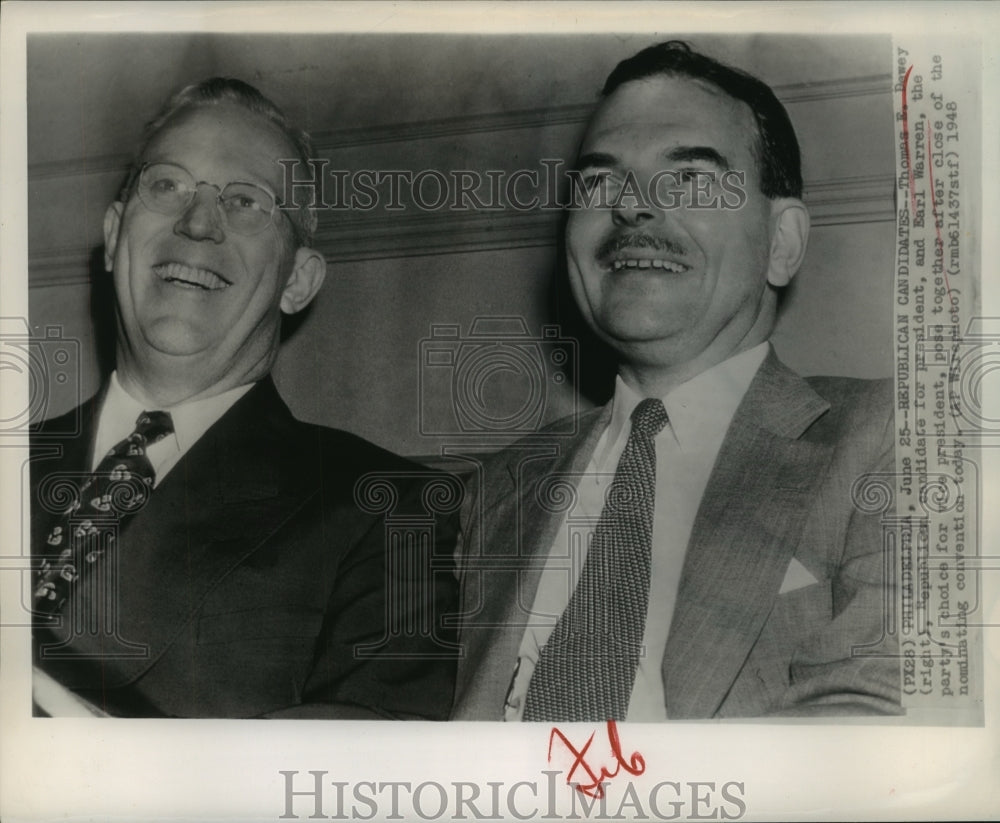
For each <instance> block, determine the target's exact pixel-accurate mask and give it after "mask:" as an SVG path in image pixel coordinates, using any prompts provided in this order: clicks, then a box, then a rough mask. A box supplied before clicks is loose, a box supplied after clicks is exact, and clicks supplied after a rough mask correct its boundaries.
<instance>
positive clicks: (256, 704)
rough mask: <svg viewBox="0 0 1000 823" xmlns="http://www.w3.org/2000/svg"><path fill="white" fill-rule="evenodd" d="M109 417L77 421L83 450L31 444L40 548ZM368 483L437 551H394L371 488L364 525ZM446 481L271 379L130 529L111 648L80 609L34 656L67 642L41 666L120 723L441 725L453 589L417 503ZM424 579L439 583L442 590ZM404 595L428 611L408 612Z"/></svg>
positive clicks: (439, 520)
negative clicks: (389, 720) (45, 494)
mask: <svg viewBox="0 0 1000 823" xmlns="http://www.w3.org/2000/svg"><path fill="white" fill-rule="evenodd" d="M99 402H100V397H97V398H94V399H93V400H91V401H89V402H88V403H85V404H84V406H83V407H82V408H81V409H79V410H77V411H75V412H71V415H80V419H81V420H82V429H83V430H82V432H81V434H80V436H79V437H77V438H75V439H72V440H70V441H68V442H64V441H63V440H61V439H54V440H53V439H51V438H47V436H46V433H47V432H50V431H51V432H59V431H63V430H65V428H66V421H65V420H55V421H52V422H50V423H46V424H42V426H41V427H40V429H39V430H38V431H36V432H34V433H33V438H32V461H33V462H32V465H31V477H32V545H33V547H37V546H39V545H40V542H41V541H44V539H45V535H46V534H47V533H48V530H49V528H50V526H51V523H52V519H53V517H54V515H53V514H52V513H51V512H50V511H48V509H50V508H52V506H51V505H45V504H44V501H42V500H41V499H40V498H39V487H40V484H41V483H42V481H44V480H45V478H46V477H51V475H52V473H53V472H67V471H69V472H86V471H88V470H89V467H90V450H91V449H92V448H93V445H92V444H93V440H94V432H95V429H96V423H97V413H98V411H99V408H100V406H99ZM60 444H61V445H60ZM368 472H379V473H381V474H383V475H385V476H386V477H388V478H389V482H390V483H392V484H393V485H394V486H395V489H396V494H397V495H398V499H397V500H396V506H395V508H394V509H393V510H392V511H390V512H389V515H390V517H399V516H400V515H407V516H411V517H416V518H417V519H418V520H420V518H421V517H422V518H423V519H422V520H420V523H422V524H423V525H424V526H427V524H428V523H430V525H431V526H433V527H434V529H435V532H434V535H435V537H436V543H434V542H433V541H432V542H431V543H429V544H428V542H427V541H426V540H425V541H424V543H423V544H421V545H420V547H419V549H418V550H417V552H416V554H413V555H410V556H409V562H406V561H407V557H404V552H407V551H409V549H407V548H405V547H403V546H401V545H400V544H396V543H394V544H392V545H391V546H388V547H387V540H386V522H387V521H386V520H385V518H383V516H382V515H381V514H380V513H378V509H379V507H380V506H381V507H383V508H384V507H388V506H390V504H391V493H390V497H385V496H384V495H383V496H382V497H379V494H380V492H378V491H377V490H376V491H373V492H372V493H371V494H370V495H369V499H368V500H367V501H363V502H365V505H366V507H367V508H368V509H370V510H371V511H365V510H362V508H360V507H359V505H358V503H357V502H356V501H355V483H356V481H357V480H358V479H359V478H360V477H362V476H363V475H365V474H366V473H368ZM435 477H437V478H439V479H440V478H444V479H450V478H447V477H446V476H445V475H435V474H434V473H431V472H428V471H427V470H423V469H422V467H418V466H416V465H415V464H412V463H410V462H408V461H405V460H403V459H402V458H399V457H396V456H395V455H392V454H390V453H389V452H386V451H384V450H382V449H380V448H378V447H376V446H374V445H373V444H371V443H368V442H367V441H364V440H362V439H360V438H358V437H355V436H353V435H351V434H348V433H346V432H341V431H336V430H333V429H328V428H324V427H321V426H314V425H309V424H306V423H302V422H299V421H297V420H295V419H294V418H293V417H292V415H291V413H290V412H289V410H288V408H287V407H286V406H285V404H284V403H283V402H282V400H281V398H280V397H279V396H278V393H277V391H276V390H275V388H274V384H273V383H272V382H271V380H270V378H267V379H265V380H263V381H261V382H260V383H259V384H257V385H256V386H255V387H254V388H252V389H251V390H250V391H249V392H248V393H247V394H246V395H244V396H243V397H242V398H240V399H239V400H238V401H237V402H236V403H235V404H234V405H233V406H232V407H231V408H230V409H229V410H228V411H227V412H226V413H225V414H224V415H223V417H221V418H220V419H219V420H218V421H217V422H216V423H215V424H214V425H213V426H212V427H211V428H210V429H209V430H208V431H207V432H206V433H205V434H204V435H203V436H202V437H201V438H200V439H199V440H198V442H197V443H195V445H194V446H193V447H192V448H191V449H190V451H189V452H188V453H187V454H185V455H184V457H183V458H182V459H181V460H180V461H179V462H178V463H177V465H175V466H174V468H173V469H172V470H171V471H170V473H169V474H168V475H166V476H165V477H164V478H163V480H162V482H161V483H160V484H159V485H158V486H157V487H156V489H155V490H154V491H153V493H152V495H151V496H150V498H149V501H148V503H147V504H146V505H145V507H144V508H143V509H142V510H140V511H139V512H138V513H136V514H135V515H133V516H132V517H131V518H130V519H129V520H128V521H127V522H124V523H123V524H122V528H121V534H120V535H119V539H118V544H117V547H116V548H115V550H114V552H113V556H114V558H115V559H116V561H117V564H118V572H119V578H120V581H121V584H120V585H119V586H118V587H117V591H118V598H117V618H118V624H117V625H118V627H119V628H118V637H117V638H116V637H108V636H107V635H108V632H107V631H106V630H105V629H104V628H101V627H99V630H98V631H97V632H82V633H80V632H78V631H75V630H74V629H73V628H72V623H73V620H72V619H70V616H71V615H72V614H73V609H74V608H81V607H82V608H83V612H82V613H89V612H87V611H86V610H87V609H88V608H90V607H91V606H93V604H87V603H77V602H75V601H77V600H80V601H83V600H86V599H87V598H86V596H85V594H82V593H81V594H75V595H73V596H71V598H70V600H69V601H68V602H67V603H66V605H65V607H64V610H63V614H64V618H63V620H62V623H63V626H62V628H60V629H58V630H56V631H53V632H51V633H50V632H49V631H48V630H42V629H38V628H36V658H37V657H38V655H39V653H40V649H41V644H43V643H49V644H51V643H52V642H53V640H55V641H57V642H58V641H66V640H67V639H68V640H69V642H68V644H67V645H65V646H62V647H61V648H59V649H53V648H52V647H51V645H50V646H49V647H48V648H46V649H44V650H43V651H44V654H45V655H46V656H45V657H43V658H41V659H40V660H39V664H40V665H42V667H43V668H44V669H46V670H47V671H48V672H49V673H50V674H52V675H53V676H54V677H55V678H56V679H57V680H59V681H60V682H61V683H63V684H64V685H66V686H68V687H70V688H72V689H73V690H75V691H77V692H78V693H80V694H81V695H83V696H85V697H87V698H88V699H90V700H91V701H92V702H94V703H96V704H97V705H98V706H100V707H102V708H105V709H106V710H109V711H110V712H111V713H112V714H123V715H129V716H156V715H167V716H180V717H252V716H259V715H265V714H268V715H274V716H288V717H390V716H391V717H425V718H433V719H438V718H440V719H443V718H445V717H446V716H447V713H448V708H449V707H450V703H451V697H452V690H453V679H454V662H453V660H454V650H453V649H448V648H446V647H447V644H448V642H449V637H448V634H447V632H444V631H442V629H441V628H440V622H441V618H442V616H443V613H444V612H445V611H446V610H448V609H449V608H453V606H454V603H453V599H454V596H455V593H456V592H455V589H456V586H455V583H454V577H453V575H451V574H448V573H447V568H446V567H447V565H448V562H449V560H450V555H451V552H452V550H453V545H454V540H453V539H452V538H453V537H454V528H453V527H451V528H449V527H450V520H451V518H448V519H446V518H444V517H441V516H435V515H434V513H433V512H432V513H431V514H430V515H429V516H428V513H427V511H426V510H425V509H424V508H423V506H422V502H421V491H422V488H423V487H424V486H425V485H426V484H427V483H428V482H433V480H434V478H435ZM381 489H382V491H385V486H384V485H383V486H382V487H381ZM382 504H385V506H382ZM418 525H419V524H418ZM449 531H450V533H449ZM421 552H422V553H421ZM414 558H416V560H414ZM431 565H437V566H438V567H439V569H440V571H439V572H435V573H434V574H433V575H432V572H431V568H430V566H431ZM441 567H444V568H441ZM449 577H450V578H451V580H449ZM76 591H77V592H85V591H86V589H81V588H78V589H76ZM407 591H410V592H412V591H417V592H418V596H417V597H416V598H414V599H413V600H412V601H409V600H406V598H404V597H402V596H401V593H403V592H407ZM401 604H402V605H401ZM390 623H391V624H392V628H393V630H390ZM432 626H433V628H431V627H432ZM383 641H384V642H383ZM450 642H452V643H453V642H454V638H453V637H452V638H451V639H450ZM123 644H124V645H123ZM135 644H140V650H139V653H138V655H136V654H135V649H134V646H135ZM141 646H145V647H146V648H145V650H143V649H142V648H141ZM366 647H367V648H366ZM123 650H124V651H125V652H126V656H118V657H116V656H114V654H113V653H115V654H117V653H120V652H122V651H123ZM56 652H58V653H59V654H60V655H61V656H58V657H54V656H52V655H53V654H54V653H56ZM67 653H69V654H72V655H84V657H77V658H76V659H74V658H66V657H65V656H64V655H66V654H67Z"/></svg>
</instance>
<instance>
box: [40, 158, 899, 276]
mask: <svg viewBox="0 0 1000 823" xmlns="http://www.w3.org/2000/svg"><path fill="white" fill-rule="evenodd" d="M894 185H895V178H894V177H892V176H891V175H873V176H870V177H854V178H844V179H840V180H817V181H815V182H810V183H807V184H806V186H805V201H806V204H807V205H808V206H809V213H810V215H811V216H812V224H813V226H814V227H816V228H820V227H824V226H838V225H845V224H852V223H878V222H886V221H892V220H895V218H896V208H895V202H894ZM560 217H561V213H560V212H558V211H540V210H535V211H528V212H518V211H510V210H507V211H497V212H446V211H443V212H419V213H416V214H414V213H409V214H407V213H390V214H387V213H385V212H382V213H379V214H378V215H371V216H364V217H356V216H347V215H344V216H343V217H338V218H336V219H335V220H333V221H331V224H327V225H324V226H323V228H322V229H321V230H320V232H319V234H318V235H317V237H316V244H315V245H316V247H317V249H318V250H319V251H321V252H322V253H323V254H324V255H325V256H326V259H327V260H328V261H329V262H330V263H348V262H352V261H360V260H382V259H388V258H398V257H420V256H426V255H436V254H456V253H461V252H478V251H491V250H495V249H513V248H528V247H536V246H551V245H554V243H555V241H556V237H557V233H558V230H559V222H560ZM92 253H93V249H92V248H91V247H61V248H55V249H47V250H46V251H44V252H39V253H36V254H32V255H31V257H30V259H29V264H28V265H29V271H30V278H29V283H30V286H31V287H32V288H45V287H51V286H73V285H82V284H85V283H89V282H90V276H89V271H88V266H89V262H90V256H91V254H92Z"/></svg>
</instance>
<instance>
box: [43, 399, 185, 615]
mask: <svg viewBox="0 0 1000 823" xmlns="http://www.w3.org/2000/svg"><path fill="white" fill-rule="evenodd" d="M173 430H174V424H173V421H172V420H171V419H170V415H169V414H168V413H167V412H163V411H152V412H145V411H144V412H143V413H142V414H140V415H139V418H138V419H137V420H136V423H135V431H134V432H132V434H130V435H129V436H128V437H126V438H125V439H124V440H122V441H121V442H120V443H118V444H116V445H115V446H114V448H112V449H111V451H109V452H108V453H107V454H106V455H105V456H104V458H103V459H102V460H101V462H100V463H99V464H98V466H97V468H96V469H95V470H94V472H93V473H92V474H90V475H88V476H86V478H85V479H84V481H83V483H82V484H81V485H80V487H79V488H78V489H76V494H75V495H71V497H72V499H71V500H70V503H69V506H68V507H67V508H66V510H65V511H64V512H63V513H62V515H61V516H60V518H59V520H58V523H57V525H56V526H55V527H54V528H53V529H52V531H51V532H49V534H48V536H47V538H46V542H45V544H44V545H43V546H41V547H40V550H38V554H39V556H40V557H41V558H42V563H41V568H40V569H39V570H38V573H37V574H38V580H37V582H36V585H35V597H34V610H35V612H36V614H39V615H56V614H58V613H59V612H60V610H61V609H62V607H63V604H64V603H65V602H66V599H67V598H68V597H69V595H70V592H71V591H72V588H73V586H74V584H75V583H76V581H77V579H78V578H79V576H80V573H81V571H83V570H85V569H86V568H87V566H89V565H91V564H93V563H95V562H96V561H97V560H98V558H99V557H101V555H102V554H104V552H105V549H106V548H108V544H109V541H110V540H111V539H112V538H113V535H107V534H106V535H104V540H102V539H101V537H102V535H101V534H100V532H101V528H99V525H100V526H103V525H106V524H107V521H108V520H109V519H110V520H112V521H113V522H114V523H115V524H116V525H121V523H122V522H123V520H124V519H125V518H126V517H127V516H128V515H130V514H133V513H134V512H136V511H138V510H139V509H140V508H142V506H143V505H144V504H145V502H146V499H147V497H148V496H149V494H150V492H151V491H152V489H153V483H154V482H155V480H156V473H155V472H154V471H153V466H152V464H151V463H150V462H149V458H148V457H146V449H147V448H148V447H149V446H151V445H153V443H156V442H157V441H159V440H162V439H163V438H164V437H166V436H167V435H168V434H170V433H171V432H173Z"/></svg>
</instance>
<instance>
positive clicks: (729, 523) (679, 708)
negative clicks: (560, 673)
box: [663, 351, 832, 718]
mask: <svg viewBox="0 0 1000 823" xmlns="http://www.w3.org/2000/svg"><path fill="white" fill-rule="evenodd" d="M828 408H829V405H828V404H827V403H826V402H825V401H824V400H823V399H822V398H820V397H819V396H818V395H817V394H816V393H815V392H813V391H812V389H811V388H809V386H808V385H807V384H806V383H805V381H804V380H802V379H801V378H799V377H798V376H797V375H795V374H794V373H793V372H791V371H790V370H788V369H787V368H785V367H784V366H783V365H782V364H781V363H780V362H779V361H778V360H777V358H776V357H775V355H774V353H773V351H772V352H771V353H770V354H769V356H768V358H767V359H766V360H765V362H764V364H763V365H762V366H761V368H760V371H759V372H758V373H757V376H756V377H755V378H754V381H753V382H752V383H751V385H750V388H749V389H748V391H747V394H746V396H745V397H744V399H743V401H742V403H741V404H740V406H739V408H738V409H737V411H736V414H735V416H734V418H733V421H732V423H731V425H730V427H729V430H728V432H727V434H726V438H725V441H724V442H723V445H722V448H721V450H720V452H719V456H718V458H717V460H716V464H715V468H714V470H713V472H712V475H711V477H710V479H709V482H708V486H707V488H706V489H705V494H704V496H703V498H702V503H701V506H700V508H699V511H698V515H697V517H696V519H695V523H694V527H693V529H692V533H691V539H690V541H689V544H688V550H687V554H686V557H685V561H684V568H683V571H682V575H681V583H680V590H679V592H678V598H677V604H676V607H675V609H674V617H673V621H672V623H671V628H670V635H669V638H668V640H667V646H666V652H665V655H664V661H663V678H664V689H665V694H666V707H667V713H668V716H670V717H671V718H688V717H711V716H712V715H713V714H714V713H715V712H716V711H717V710H718V708H719V706H720V705H721V703H722V701H723V700H724V698H725V696H726V693H727V692H728V691H729V689H730V687H731V686H732V684H733V681H734V680H735V678H736V676H737V674H738V673H739V671H740V668H741V667H742V665H743V663H744V660H745V659H746V657H747V655H748V654H749V652H750V649H751V647H752V646H753V643H754V641H755V640H756V638H757V635H758V634H759V632H760V630H761V627H762V626H763V623H764V621H765V619H766V618H767V615H768V613H769V612H770V610H771V607H772V605H773V603H774V598H775V597H776V596H777V593H778V590H779V588H780V586H781V581H782V579H783V577H784V574H785V571H786V570H787V567H788V563H789V561H790V560H791V557H792V554H793V552H794V548H795V545H796V543H797V535H798V533H799V532H800V531H801V529H802V527H803V525H804V521H805V516H806V507H807V504H808V501H809V498H810V494H811V492H812V490H813V488H814V487H815V486H816V484H817V483H818V482H819V481H820V480H821V479H822V477H823V475H824V473H825V466H826V465H827V463H828V462H829V460H830V457H831V454H832V451H831V448H830V447H829V446H820V445H817V444H814V443H812V442H809V441H805V440H800V439H798V438H800V436H801V435H802V433H803V432H804V431H805V430H806V429H807V428H808V426H809V425H810V424H811V423H812V422H813V421H814V420H815V419H816V418H817V417H819V416H820V415H821V414H823V413H824V412H825V411H826V410H827V409H828Z"/></svg>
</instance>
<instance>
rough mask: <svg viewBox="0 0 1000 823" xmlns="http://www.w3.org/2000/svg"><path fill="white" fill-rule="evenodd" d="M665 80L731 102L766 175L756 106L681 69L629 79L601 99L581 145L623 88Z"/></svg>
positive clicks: (757, 163) (758, 171) (758, 169)
mask: <svg viewBox="0 0 1000 823" xmlns="http://www.w3.org/2000/svg"><path fill="white" fill-rule="evenodd" d="M661 80H677V81H682V82H685V83H688V84H690V85H693V86H696V87H698V88H699V89H701V90H702V91H705V92H707V93H709V94H711V95H712V96H713V97H715V98H717V99H719V100H721V101H724V102H725V103H727V104H728V105H729V106H730V107H731V108H732V110H733V111H734V112H738V113H739V116H740V118H741V119H742V120H743V129H744V132H745V136H746V138H747V148H748V150H749V151H750V156H751V158H752V159H753V161H754V164H755V166H756V168H755V171H756V174H757V177H758V178H760V177H761V176H762V175H763V161H762V157H761V153H762V151H763V139H764V137H763V135H762V134H761V130H760V124H759V123H758V122H757V117H756V116H755V114H754V110H753V107H752V106H751V105H750V104H749V103H747V102H746V101H745V100H741V99H740V98H738V97H734V96H733V95H732V94H730V93H729V92H727V91H726V90H725V89H724V88H722V87H721V86H718V85H716V84H715V83H713V82H712V81H711V80H706V79H704V78H701V77H694V76H692V75H689V74H685V73H684V72H680V71H662V72H657V73H656V74H649V75H646V76H644V77H636V78H633V79H631V80H626V81H625V82H624V83H622V84H621V85H619V86H618V87H617V88H615V89H614V91H612V92H610V93H609V94H606V95H604V96H603V97H602V98H601V100H600V102H598V104H597V107H596V108H595V109H594V113H593V114H592V115H591V118H590V122H589V123H588V124H587V128H586V131H584V133H583V140H582V141H581V143H580V145H581V147H582V146H584V145H586V143H587V141H588V140H590V139H591V135H592V133H593V126H594V124H595V123H596V122H597V120H598V119H599V118H600V116H601V115H602V113H603V112H604V111H605V110H606V109H607V108H608V107H609V106H610V104H611V103H612V101H613V100H614V99H615V97H616V96H619V95H620V94H621V92H623V91H624V90H627V89H629V88H630V87H633V86H637V85H640V84H652V83H656V82H658V81H661ZM651 125H652V124H651Z"/></svg>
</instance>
